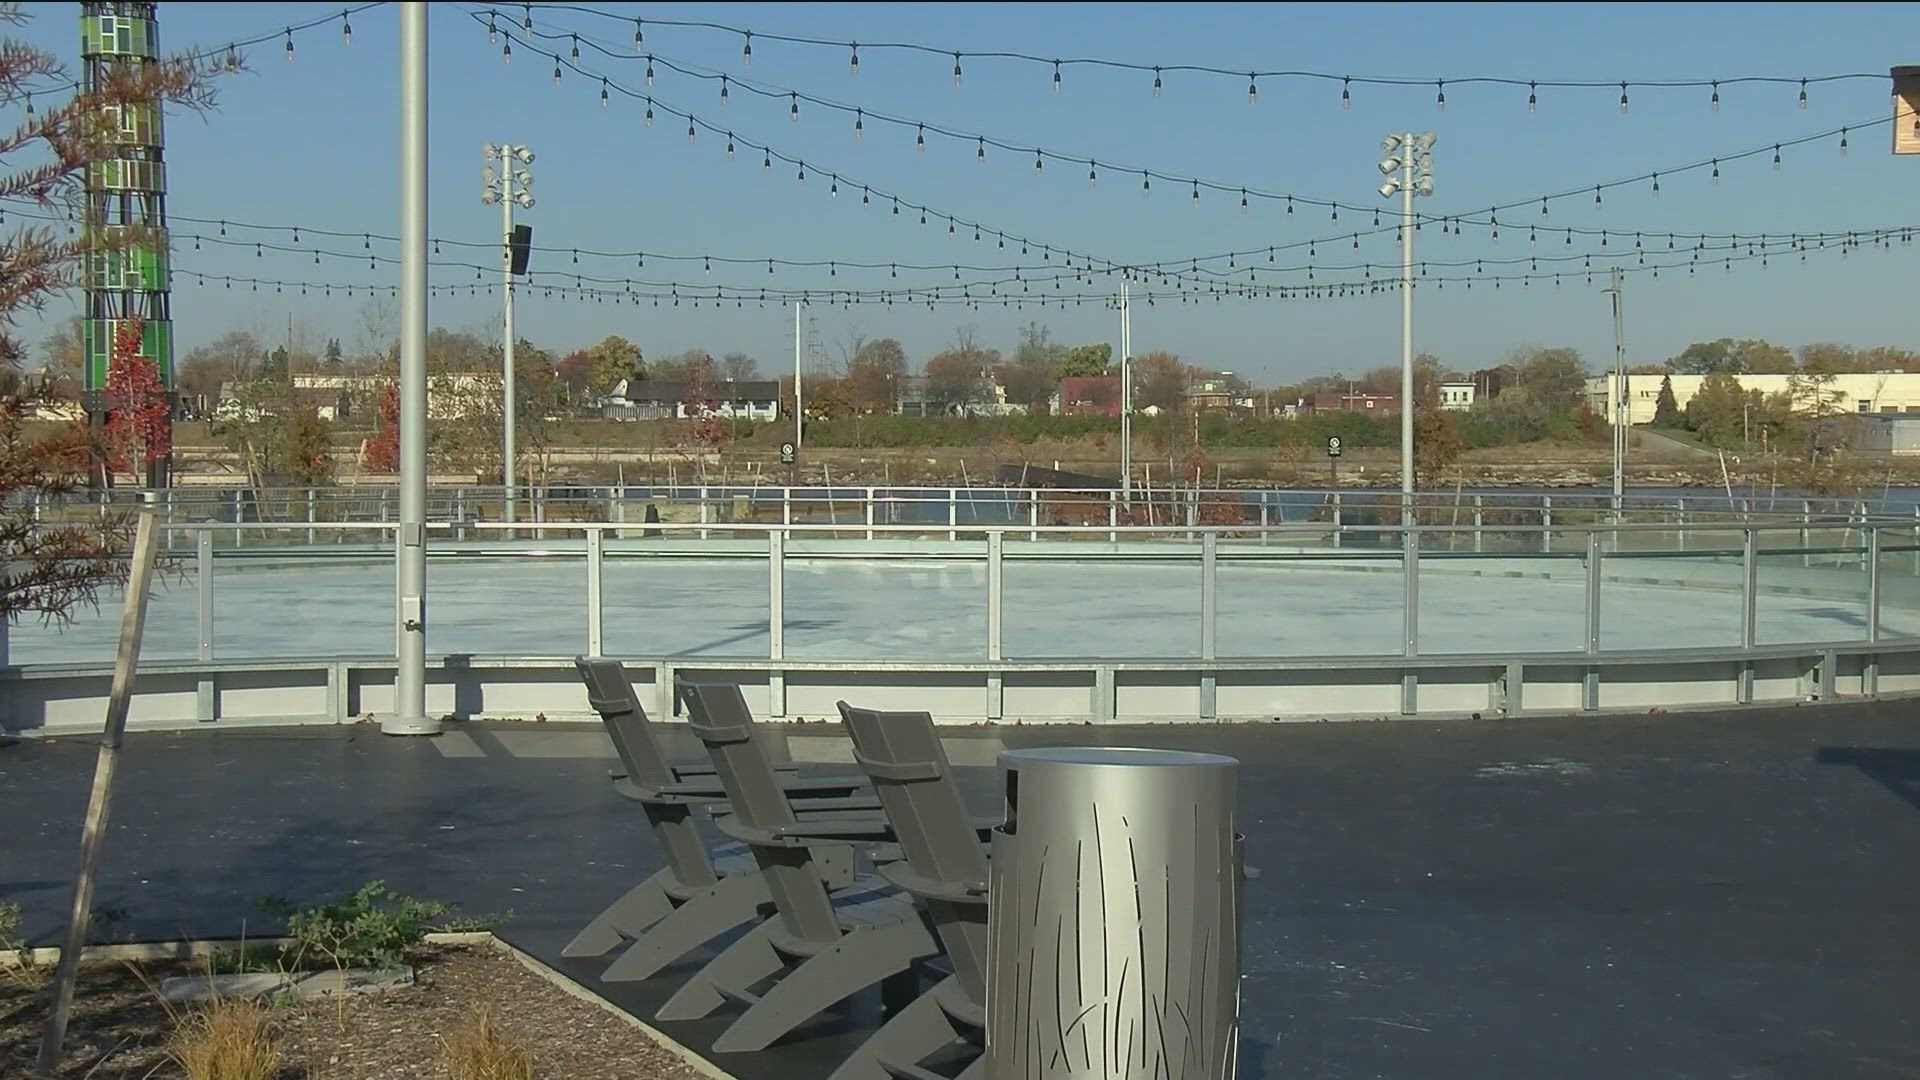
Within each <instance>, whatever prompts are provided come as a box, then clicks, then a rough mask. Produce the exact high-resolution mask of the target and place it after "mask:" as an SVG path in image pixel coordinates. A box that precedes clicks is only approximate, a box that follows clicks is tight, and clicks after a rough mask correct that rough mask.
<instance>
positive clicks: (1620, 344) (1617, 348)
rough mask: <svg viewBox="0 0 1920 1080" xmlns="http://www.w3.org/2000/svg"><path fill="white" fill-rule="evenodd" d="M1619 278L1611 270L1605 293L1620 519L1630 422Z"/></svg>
mask: <svg viewBox="0 0 1920 1080" xmlns="http://www.w3.org/2000/svg"><path fill="white" fill-rule="evenodd" d="M1623 280H1624V279H1623V277H1622V275H1621V273H1620V268H1619V267H1617V266H1616V267H1614V268H1613V278H1612V284H1610V285H1608V286H1607V289H1606V291H1607V292H1608V293H1609V294H1611V295H1612V297H1613V516H1614V518H1615V520H1618V519H1619V517H1620V508H1621V506H1622V505H1624V503H1625V502H1626V487H1627V479H1626V470H1627V431H1628V429H1629V426H1630V424H1631V422H1632V420H1633V414H1632V412H1631V406H1630V405H1629V404H1628V400H1627V346H1626V338H1625V335H1624V332H1623V326H1624V323H1623V322H1622V313H1621V308H1622V306H1623V301H1624V299H1625V294H1624V292H1623V289H1624V285H1623Z"/></svg>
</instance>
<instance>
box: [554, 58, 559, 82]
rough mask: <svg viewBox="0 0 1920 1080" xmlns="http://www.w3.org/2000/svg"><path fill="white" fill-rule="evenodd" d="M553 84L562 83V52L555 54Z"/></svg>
mask: <svg viewBox="0 0 1920 1080" xmlns="http://www.w3.org/2000/svg"><path fill="white" fill-rule="evenodd" d="M553 85H555V86H559V85H560V54H559V53H554V54H553Z"/></svg>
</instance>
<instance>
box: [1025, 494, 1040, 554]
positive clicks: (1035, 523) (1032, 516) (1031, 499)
mask: <svg viewBox="0 0 1920 1080" xmlns="http://www.w3.org/2000/svg"><path fill="white" fill-rule="evenodd" d="M1027 539H1028V540H1030V541H1031V540H1038V539H1040V493H1039V492H1038V491H1035V490H1033V489H1032V488H1028V489H1027Z"/></svg>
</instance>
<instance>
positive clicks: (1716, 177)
mask: <svg viewBox="0 0 1920 1080" xmlns="http://www.w3.org/2000/svg"><path fill="white" fill-rule="evenodd" d="M1713 182H1714V183H1715V184H1718V183H1719V182H1720V159H1719V158H1714V159H1713Z"/></svg>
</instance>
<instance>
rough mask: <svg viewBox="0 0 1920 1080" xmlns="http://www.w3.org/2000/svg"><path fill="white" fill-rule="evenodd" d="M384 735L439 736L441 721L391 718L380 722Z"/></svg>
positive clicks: (422, 718)
mask: <svg viewBox="0 0 1920 1080" xmlns="http://www.w3.org/2000/svg"><path fill="white" fill-rule="evenodd" d="M380 734H382V735H438V734H440V721H438V720H434V719H432V718H430V717H424V716H423V717H417V718H412V719H409V718H407V717H401V716H389V717H385V718H383V719H382V720H381V721H380Z"/></svg>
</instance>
